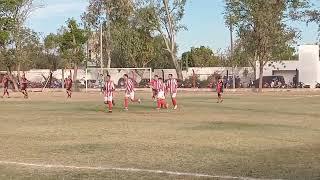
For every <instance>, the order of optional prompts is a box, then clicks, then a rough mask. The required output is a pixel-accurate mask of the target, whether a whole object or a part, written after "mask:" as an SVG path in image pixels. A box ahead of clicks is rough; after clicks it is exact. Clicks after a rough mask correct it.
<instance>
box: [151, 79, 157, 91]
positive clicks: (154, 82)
mask: <svg viewBox="0 0 320 180" xmlns="http://www.w3.org/2000/svg"><path fill="white" fill-rule="evenodd" d="M157 83H158V80H155V79H152V80H151V83H150V84H151V88H152V89H157Z"/></svg>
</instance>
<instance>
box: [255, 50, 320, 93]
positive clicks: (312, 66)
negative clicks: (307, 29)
mask: <svg viewBox="0 0 320 180" xmlns="http://www.w3.org/2000/svg"><path fill="white" fill-rule="evenodd" d="M263 75H264V76H283V77H284V79H285V82H286V83H287V84H289V83H290V82H293V77H294V76H295V75H297V77H298V82H302V83H304V84H306V85H310V86H311V88H315V85H316V84H317V83H318V82H319V83H320V60H319V46H318V45H302V46H300V47H299V60H296V61H280V62H275V63H267V64H266V65H265V67H264V73H263ZM256 77H257V78H258V77H259V64H258V63H257V71H256Z"/></svg>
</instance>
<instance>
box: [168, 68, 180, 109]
mask: <svg viewBox="0 0 320 180" xmlns="http://www.w3.org/2000/svg"><path fill="white" fill-rule="evenodd" d="M167 91H168V92H169V93H170V96H171V100H172V104H173V109H175V110H176V109H177V108H178V105H177V99H176V97H177V92H178V82H177V80H176V79H174V78H173V76H172V74H169V80H168V81H167Z"/></svg>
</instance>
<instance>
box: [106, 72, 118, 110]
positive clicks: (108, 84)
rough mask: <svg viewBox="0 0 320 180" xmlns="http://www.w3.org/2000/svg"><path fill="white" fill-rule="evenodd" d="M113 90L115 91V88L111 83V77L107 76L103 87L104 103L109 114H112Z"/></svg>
mask: <svg viewBox="0 0 320 180" xmlns="http://www.w3.org/2000/svg"><path fill="white" fill-rule="evenodd" d="M114 90H115V87H114V83H113V81H111V76H110V75H107V76H106V82H105V86H104V103H105V104H108V108H109V113H112V106H113V91H114Z"/></svg>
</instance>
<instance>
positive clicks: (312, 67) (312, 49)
mask: <svg viewBox="0 0 320 180" xmlns="http://www.w3.org/2000/svg"><path fill="white" fill-rule="evenodd" d="M299 80H300V81H301V82H303V83H305V84H307V85H310V86H311V87H314V86H315V85H316V84H317V82H320V61H319V46H318V45H303V46H300V47H299Z"/></svg>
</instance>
